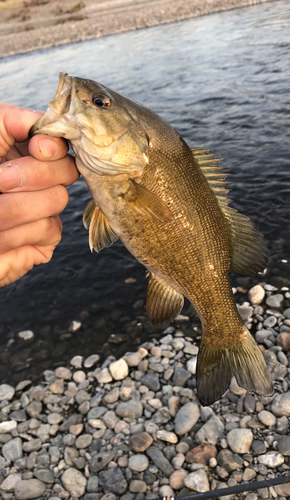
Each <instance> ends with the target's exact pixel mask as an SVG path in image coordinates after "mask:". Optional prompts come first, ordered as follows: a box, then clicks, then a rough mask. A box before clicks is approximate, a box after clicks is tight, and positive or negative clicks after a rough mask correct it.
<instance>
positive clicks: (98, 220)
mask: <svg viewBox="0 0 290 500" xmlns="http://www.w3.org/2000/svg"><path fill="white" fill-rule="evenodd" d="M83 223H84V226H85V228H86V229H88V228H89V245H90V250H91V252H92V251H93V250H95V251H96V252H99V251H100V250H102V248H105V247H109V246H111V245H112V244H113V243H114V241H116V240H117V239H118V235H117V234H116V233H115V232H114V230H113V229H112V228H111V226H110V223H109V221H108V219H107V217H106V216H105V214H104V213H103V212H102V210H101V209H100V207H98V206H97V205H96V204H95V202H94V201H91V202H90V203H89V204H88V206H87V208H86V209H85V211H84V215H83Z"/></svg>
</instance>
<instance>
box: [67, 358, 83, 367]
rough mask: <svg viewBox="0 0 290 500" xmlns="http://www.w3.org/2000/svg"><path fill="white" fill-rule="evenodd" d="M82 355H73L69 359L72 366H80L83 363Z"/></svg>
mask: <svg viewBox="0 0 290 500" xmlns="http://www.w3.org/2000/svg"><path fill="white" fill-rule="evenodd" d="M83 359H84V358H83V356H74V357H73V358H72V359H71V360H70V364H71V365H72V366H74V367H75V368H81V367H82V365H83Z"/></svg>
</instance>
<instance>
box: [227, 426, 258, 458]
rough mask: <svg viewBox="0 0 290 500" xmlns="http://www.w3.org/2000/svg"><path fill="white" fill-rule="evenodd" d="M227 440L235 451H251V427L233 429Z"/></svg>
mask: <svg viewBox="0 0 290 500" xmlns="http://www.w3.org/2000/svg"><path fill="white" fill-rule="evenodd" d="M227 441H228V445H229V447H230V448H231V450H232V451H233V452H234V453H249V451H250V448H251V444H252V441H253V433H252V431H251V430H250V429H232V430H231V431H230V432H229V433H228V435H227Z"/></svg>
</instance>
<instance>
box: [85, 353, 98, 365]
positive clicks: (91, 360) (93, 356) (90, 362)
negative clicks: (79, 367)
mask: <svg viewBox="0 0 290 500" xmlns="http://www.w3.org/2000/svg"><path fill="white" fill-rule="evenodd" d="M99 360H100V356H99V355H98V354H91V356H89V357H88V358H86V359H85V361H84V367H85V368H91V367H92V366H94V365H95V364H96V363H98V361H99Z"/></svg>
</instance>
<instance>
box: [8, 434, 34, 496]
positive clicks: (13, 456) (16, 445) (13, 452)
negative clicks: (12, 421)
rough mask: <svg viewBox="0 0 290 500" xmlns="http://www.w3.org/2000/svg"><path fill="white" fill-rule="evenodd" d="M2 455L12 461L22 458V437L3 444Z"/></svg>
mask: <svg viewBox="0 0 290 500" xmlns="http://www.w3.org/2000/svg"><path fill="white" fill-rule="evenodd" d="M2 455H3V456H4V457H5V458H6V460H10V461H11V462H15V461H16V460H18V459H19V458H22V456H23V452H22V441H21V439H20V437H17V438H15V439H11V440H10V441H8V442H7V443H5V444H3V446H2ZM33 498H35V497H33Z"/></svg>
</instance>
